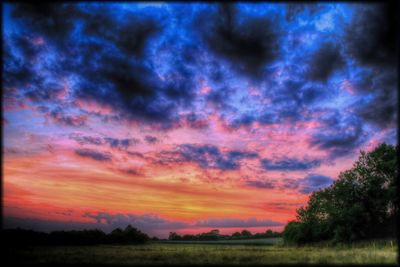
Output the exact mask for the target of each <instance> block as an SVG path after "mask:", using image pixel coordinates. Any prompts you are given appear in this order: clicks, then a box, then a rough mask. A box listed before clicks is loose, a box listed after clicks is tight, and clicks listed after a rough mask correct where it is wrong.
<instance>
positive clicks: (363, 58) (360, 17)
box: [345, 1, 397, 67]
mask: <svg viewBox="0 0 400 267" xmlns="http://www.w3.org/2000/svg"><path fill="white" fill-rule="evenodd" d="M354 14H355V15H354V16H353V20H352V22H351V25H349V26H348V27H346V39H345V40H346V45H347V50H348V53H349V54H350V55H351V56H352V57H353V58H354V59H356V60H357V62H358V63H359V64H361V65H365V66H373V67H385V66H388V65H389V66H392V67H396V61H397V56H396V55H397V53H396V36H397V29H396V27H397V21H396V19H397V6H396V4H395V2H391V1H389V2H386V3H374V4H371V5H362V6H358V7H357V9H356V11H355V13H354Z"/></svg>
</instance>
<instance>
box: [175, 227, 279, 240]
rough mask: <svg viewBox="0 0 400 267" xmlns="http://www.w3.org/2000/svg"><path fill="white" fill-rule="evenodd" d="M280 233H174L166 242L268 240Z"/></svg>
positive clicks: (269, 231) (270, 231) (268, 231)
mask: <svg viewBox="0 0 400 267" xmlns="http://www.w3.org/2000/svg"><path fill="white" fill-rule="evenodd" d="M281 236H282V233H279V232H273V231H272V230H267V231H265V232H264V233H256V234H252V233H251V232H250V231H248V230H246V229H244V230H242V231H241V232H235V233H233V234H232V235H222V234H220V231H219V230H218V229H214V230H211V231H209V232H206V233H200V234H196V235H190V234H186V235H179V234H177V233H176V232H170V233H169V237H168V240H172V241H217V240H238V239H257V238H270V237H281Z"/></svg>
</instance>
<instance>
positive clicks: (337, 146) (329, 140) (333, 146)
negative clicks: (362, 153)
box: [310, 111, 367, 159]
mask: <svg viewBox="0 0 400 267" xmlns="http://www.w3.org/2000/svg"><path fill="white" fill-rule="evenodd" d="M322 121H324V123H325V127H324V131H320V132H318V133H316V134H314V135H312V136H311V139H310V145H311V146H317V147H318V148H319V149H322V150H325V151H327V152H328V153H329V156H330V158H331V159H335V158H337V157H341V156H345V155H348V154H350V153H351V152H354V150H355V149H356V148H358V147H359V146H360V145H361V144H363V143H364V142H365V141H366V137H367V136H366V134H365V133H364V131H363V126H362V124H361V122H360V120H359V119H357V118H356V117H347V118H341V116H340V113H339V111H334V112H333V113H332V114H330V115H328V116H327V117H325V118H322Z"/></svg>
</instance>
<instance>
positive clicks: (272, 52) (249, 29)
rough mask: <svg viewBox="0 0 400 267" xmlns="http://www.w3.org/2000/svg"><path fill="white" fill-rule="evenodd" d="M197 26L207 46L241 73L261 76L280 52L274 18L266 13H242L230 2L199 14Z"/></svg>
mask: <svg viewBox="0 0 400 267" xmlns="http://www.w3.org/2000/svg"><path fill="white" fill-rule="evenodd" d="M197 27H198V29H199V30H200V32H201V35H202V38H203V40H204V41H205V43H206V45H207V47H208V48H209V49H210V51H212V52H213V53H214V54H215V55H217V56H220V57H221V58H223V59H225V60H227V61H228V62H229V63H230V64H231V65H232V67H233V68H234V69H236V70H237V71H238V72H239V73H240V74H243V73H245V74H249V75H251V76H256V77H257V76H260V75H262V74H263V68H264V67H265V65H266V64H269V63H272V62H273V61H274V60H275V59H276V58H277V57H278V55H279V52H280V51H279V48H280V47H279V41H278V40H279V34H278V31H277V28H278V27H279V25H278V24H277V21H276V20H275V21H273V19H272V18H271V17H269V18H267V17H266V16H242V14H240V9H239V8H237V7H236V6H234V5H233V4H222V5H220V6H218V8H217V10H212V9H211V10H210V9H209V10H207V11H205V12H204V13H202V14H201V15H200V18H199V19H198V23H197Z"/></svg>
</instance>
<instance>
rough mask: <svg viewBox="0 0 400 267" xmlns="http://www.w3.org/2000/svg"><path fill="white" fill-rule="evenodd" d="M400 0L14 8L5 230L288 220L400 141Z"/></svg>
mask: <svg viewBox="0 0 400 267" xmlns="http://www.w3.org/2000/svg"><path fill="white" fill-rule="evenodd" d="M395 12H396V9H395V8H393V7H390V6H384V5H377V4H349V3H334V4H331V3H323V4H284V3H282V4H272V3H266V4H262V3H257V4H250V3H247V4H235V5H218V4H194V3H192V4H184V3H180V4H172V3H168V4H165V3H161V2H160V3H101V4H96V3H90V4H76V3H70V4H63V5H60V4H59V5H54V6H46V7H41V8H39V7H32V6H24V5H13V4H4V5H3V118H2V120H3V121H2V126H3V212H4V214H3V216H4V223H5V226H6V227H16V226H19V227H24V228H32V229H36V230H42V231H51V230H60V229H66V230H68V229H83V228H100V229H103V230H104V231H110V230H112V229H114V228H116V227H123V228H125V227H126V225H127V224H132V225H133V226H135V227H137V228H139V229H140V230H142V231H144V232H146V233H148V234H149V235H151V236H153V235H157V236H159V237H167V236H168V233H169V232H171V231H175V232H177V233H179V234H185V233H199V232H204V231H208V230H211V229H220V231H221V232H222V233H229V234H230V233H232V232H233V231H236V230H242V229H249V230H250V231H252V232H253V233H254V232H264V231H265V230H266V229H273V230H279V231H280V230H282V229H283V227H284V226H285V224H286V223H287V222H288V221H290V220H293V219H295V215H296V213H295V211H296V209H298V208H299V207H301V206H302V205H305V204H306V202H307V200H308V197H309V196H310V194H311V192H313V191H315V190H318V189H320V188H324V187H326V186H329V185H330V184H331V183H332V182H333V181H334V180H335V179H337V177H338V175H339V173H340V172H342V171H344V170H346V169H349V168H351V167H352V164H353V162H354V161H355V160H356V159H357V158H358V154H359V151H360V150H366V151H369V150H371V149H372V148H374V147H375V146H376V145H377V144H378V143H381V142H386V143H390V144H395V143H396V140H397V133H396V128H397V127H396V122H397V91H396V88H397V87H396V85H397V76H396V75H397V72H396V66H397V62H396V58H397V57H396V49H395V40H396V31H395V28H394V25H393V21H394V20H395V15H396V13H395Z"/></svg>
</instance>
